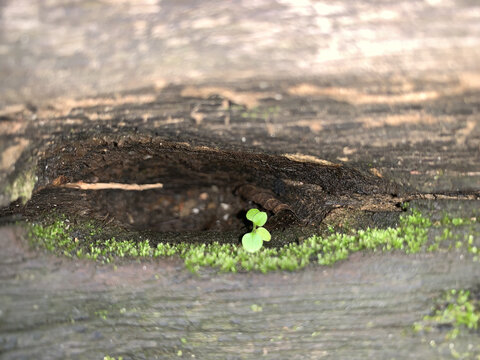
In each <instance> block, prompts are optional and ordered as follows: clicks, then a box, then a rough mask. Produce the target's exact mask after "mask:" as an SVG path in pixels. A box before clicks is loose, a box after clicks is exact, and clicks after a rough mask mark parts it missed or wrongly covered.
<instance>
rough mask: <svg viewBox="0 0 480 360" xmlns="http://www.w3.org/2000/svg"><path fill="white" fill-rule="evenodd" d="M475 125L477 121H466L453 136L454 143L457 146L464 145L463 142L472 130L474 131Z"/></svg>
mask: <svg viewBox="0 0 480 360" xmlns="http://www.w3.org/2000/svg"><path fill="white" fill-rule="evenodd" d="M476 125H477V121H475V120H473V119H470V120H467V123H466V124H465V127H464V128H463V129H461V130H458V131H457V134H456V136H455V141H456V142H457V144H459V145H463V144H465V142H466V141H467V137H468V135H470V133H471V132H472V131H473V129H475V126H476Z"/></svg>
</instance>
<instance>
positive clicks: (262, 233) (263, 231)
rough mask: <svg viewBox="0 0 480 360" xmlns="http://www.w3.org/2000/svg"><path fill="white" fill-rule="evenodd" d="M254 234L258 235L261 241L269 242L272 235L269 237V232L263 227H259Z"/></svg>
mask: <svg viewBox="0 0 480 360" xmlns="http://www.w3.org/2000/svg"><path fill="white" fill-rule="evenodd" d="M255 232H256V233H257V234H258V235H260V237H261V238H262V240H263V241H270V239H271V238H272V235H270V232H269V231H268V230H267V229H265V228H264V227H259V228H257V229H256V230H255Z"/></svg>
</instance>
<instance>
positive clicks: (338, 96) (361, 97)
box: [288, 83, 443, 105]
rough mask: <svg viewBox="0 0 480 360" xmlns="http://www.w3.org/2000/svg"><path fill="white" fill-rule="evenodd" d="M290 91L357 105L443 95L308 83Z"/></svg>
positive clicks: (433, 92)
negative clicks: (375, 91) (372, 91)
mask: <svg viewBox="0 0 480 360" xmlns="http://www.w3.org/2000/svg"><path fill="white" fill-rule="evenodd" d="M288 93H289V94H290V95H294V96H326V97H330V98H332V99H335V100H338V101H346V102H349V103H351V104H357V105H360V104H396V103H418V102H422V101H428V100H435V99H437V98H439V97H440V96H442V95H443V94H440V93H439V92H437V91H417V92H407V93H399V94H392V95H386V94H366V93H362V92H360V91H358V90H357V89H353V88H341V87H320V86H316V85H313V84H308V83H302V84H298V85H295V86H292V87H290V88H289V89H288Z"/></svg>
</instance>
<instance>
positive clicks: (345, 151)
mask: <svg viewBox="0 0 480 360" xmlns="http://www.w3.org/2000/svg"><path fill="white" fill-rule="evenodd" d="M356 152H357V149H352V148H349V147H348V146H345V147H344V148H343V154H344V155H352V154H355V153H356Z"/></svg>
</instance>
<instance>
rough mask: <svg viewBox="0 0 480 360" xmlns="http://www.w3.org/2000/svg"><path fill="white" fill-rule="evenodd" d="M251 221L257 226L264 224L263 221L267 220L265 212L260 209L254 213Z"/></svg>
mask: <svg viewBox="0 0 480 360" xmlns="http://www.w3.org/2000/svg"><path fill="white" fill-rule="evenodd" d="M252 222H253V223H254V224H255V225H257V226H263V225H265V223H266V222H267V213H266V212H263V211H260V212H259V213H257V214H255V216H254V217H253V220H252Z"/></svg>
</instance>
